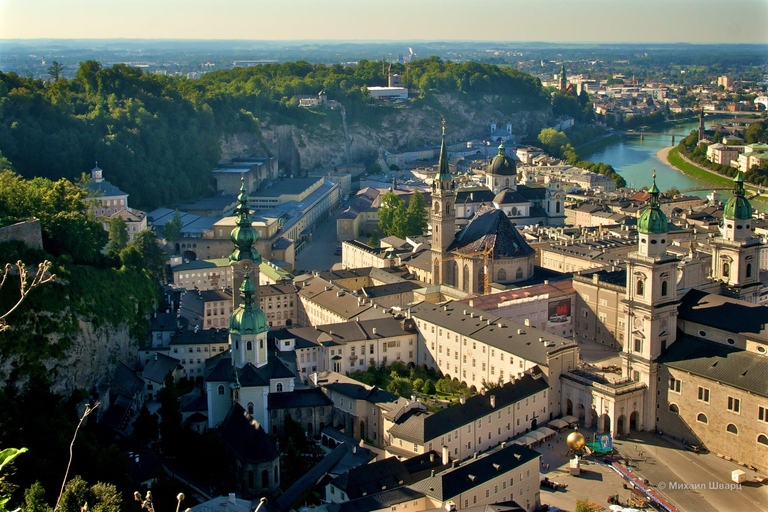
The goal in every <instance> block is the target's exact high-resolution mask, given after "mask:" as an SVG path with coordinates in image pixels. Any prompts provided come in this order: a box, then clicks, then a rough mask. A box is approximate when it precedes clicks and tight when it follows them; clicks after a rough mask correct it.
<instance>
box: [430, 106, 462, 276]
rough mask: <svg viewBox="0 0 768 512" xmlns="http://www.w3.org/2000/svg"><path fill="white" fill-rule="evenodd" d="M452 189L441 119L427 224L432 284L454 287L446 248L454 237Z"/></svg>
mask: <svg viewBox="0 0 768 512" xmlns="http://www.w3.org/2000/svg"><path fill="white" fill-rule="evenodd" d="M455 200H456V185H455V184H454V183H453V177H452V176H451V172H450V169H449V168H448V152H447V151H446V149H445V119H443V134H442V142H441V144H440V161H439V163H438V170H437V175H435V179H434V181H433V182H432V206H431V208H430V213H429V217H430V221H431V223H432V284H448V285H455V284H456V276H453V275H452V272H451V270H452V269H453V267H454V264H453V262H452V261H449V260H447V258H448V257H449V253H448V247H449V246H450V245H451V244H452V243H453V240H454V239H455V237H456V208H455V206H456V201H455Z"/></svg>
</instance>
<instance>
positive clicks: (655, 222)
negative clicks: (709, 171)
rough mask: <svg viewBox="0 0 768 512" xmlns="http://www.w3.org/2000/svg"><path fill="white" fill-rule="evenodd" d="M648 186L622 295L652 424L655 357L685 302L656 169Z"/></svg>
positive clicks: (644, 425) (630, 359) (626, 336)
mask: <svg viewBox="0 0 768 512" xmlns="http://www.w3.org/2000/svg"><path fill="white" fill-rule="evenodd" d="M648 192H649V193H650V195H651V197H650V199H649V200H648V204H647V205H646V206H645V209H644V210H643V212H642V213H641V214H640V218H639V219H638V222H637V231H638V248H637V252H633V253H630V254H629V258H628V260H627V281H626V289H627V291H626V295H625V298H624V300H623V301H622V309H623V311H624V314H625V318H626V325H625V326H624V333H623V340H622V343H623V350H622V352H621V359H622V367H623V371H622V373H623V375H624V377H626V378H628V379H630V380H633V381H636V382H640V383H644V384H645V385H646V387H647V391H646V393H645V395H644V399H643V407H642V412H641V414H640V422H641V425H638V428H641V429H646V430H647V429H650V428H653V427H654V426H655V424H656V405H655V404H656V388H657V384H658V382H657V380H658V379H657V374H658V364H657V363H656V362H655V361H656V359H657V358H658V357H659V356H660V355H661V353H662V352H663V351H664V350H666V348H667V347H668V346H669V345H671V344H672V343H674V341H675V336H676V333H677V307H678V304H679V300H678V297H677V268H678V258H677V256H674V255H672V254H670V253H668V252H667V242H668V235H669V228H668V226H667V216H666V215H664V212H662V211H661V207H660V199H659V196H660V192H659V188H658V187H657V186H656V170H655V169H654V172H653V184H652V185H651V188H650V189H649V190H648Z"/></svg>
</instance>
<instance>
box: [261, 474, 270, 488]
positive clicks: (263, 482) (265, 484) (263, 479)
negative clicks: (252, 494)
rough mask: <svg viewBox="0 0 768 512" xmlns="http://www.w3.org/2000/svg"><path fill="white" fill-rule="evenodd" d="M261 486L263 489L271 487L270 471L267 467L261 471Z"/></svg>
mask: <svg viewBox="0 0 768 512" xmlns="http://www.w3.org/2000/svg"><path fill="white" fill-rule="evenodd" d="M261 488H262V489H268V488H269V471H267V470H266V469H265V470H264V471H262V472H261Z"/></svg>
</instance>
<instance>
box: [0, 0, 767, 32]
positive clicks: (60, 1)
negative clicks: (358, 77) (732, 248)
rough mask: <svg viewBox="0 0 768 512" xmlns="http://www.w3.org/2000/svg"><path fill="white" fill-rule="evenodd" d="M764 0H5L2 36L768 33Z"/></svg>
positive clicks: (0, 11) (0, 2) (0, 12)
mask: <svg viewBox="0 0 768 512" xmlns="http://www.w3.org/2000/svg"><path fill="white" fill-rule="evenodd" d="M766 20H768V0H579V1H576V0H461V1H460V0H442V1H439V0H266V1H265V0H205V1H203V0H0V38H3V39H35V38H64V39H81V38H99V39H108V38H143V39H156V38H167V39H250V40H361V41H371V40H379V41H381V40H398V41H407V40H414V41H415V40H428V41H434V40H463V41H483V40H490V41H549V42H664V43H675V42H687V43H768V23H766Z"/></svg>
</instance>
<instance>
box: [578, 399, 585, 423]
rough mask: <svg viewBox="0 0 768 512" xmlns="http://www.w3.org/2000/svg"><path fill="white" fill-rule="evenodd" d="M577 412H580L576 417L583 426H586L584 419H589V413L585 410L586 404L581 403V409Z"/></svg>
mask: <svg viewBox="0 0 768 512" xmlns="http://www.w3.org/2000/svg"><path fill="white" fill-rule="evenodd" d="M576 412H578V414H577V415H576V416H577V417H578V418H579V423H581V424H582V425H583V424H584V419H585V418H586V417H587V411H585V410H584V404H582V403H581V402H579V407H578V409H577V410H576Z"/></svg>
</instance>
